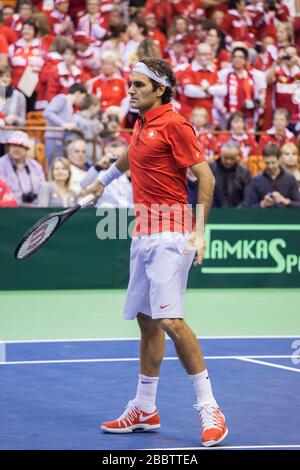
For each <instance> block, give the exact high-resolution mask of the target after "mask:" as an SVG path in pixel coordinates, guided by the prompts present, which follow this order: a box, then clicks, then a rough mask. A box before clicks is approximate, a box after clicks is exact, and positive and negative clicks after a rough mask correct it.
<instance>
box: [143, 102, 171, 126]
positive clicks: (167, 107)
mask: <svg viewBox="0 0 300 470" xmlns="http://www.w3.org/2000/svg"><path fill="white" fill-rule="evenodd" d="M172 109H173V106H172V104H171V103H167V104H162V105H161V106H157V107H156V108H153V109H150V110H149V111H147V112H146V113H145V114H144V116H143V118H144V120H145V121H147V122H149V121H153V119H156V118H157V117H159V116H161V115H162V114H164V113H166V112H168V111H172Z"/></svg>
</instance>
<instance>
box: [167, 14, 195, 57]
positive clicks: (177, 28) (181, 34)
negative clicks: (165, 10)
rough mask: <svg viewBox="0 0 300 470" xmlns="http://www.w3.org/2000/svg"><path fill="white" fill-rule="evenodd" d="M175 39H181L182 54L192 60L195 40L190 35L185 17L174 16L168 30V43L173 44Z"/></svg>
mask: <svg viewBox="0 0 300 470" xmlns="http://www.w3.org/2000/svg"><path fill="white" fill-rule="evenodd" d="M176 39H181V40H182V41H183V44H184V53H185V55H187V56H188V58H190V59H191V58H192V57H193V54H194V50H195V43H197V38H196V37H195V36H194V35H193V34H191V31H190V23H189V20H188V18H186V17H185V16H180V15H179V16H175V17H174V19H173V22H172V26H171V28H170V34H169V42H171V43H172V42H174V40H176Z"/></svg>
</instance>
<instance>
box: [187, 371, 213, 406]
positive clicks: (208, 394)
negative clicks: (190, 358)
mask: <svg viewBox="0 0 300 470" xmlns="http://www.w3.org/2000/svg"><path fill="white" fill-rule="evenodd" d="M190 378H191V379H192V382H193V385H194V390H195V392H196V395H197V404H199V405H204V404H205V403H216V400H215V397H214V396H213V392H212V388H211V383H210V379H209V376H208V372H207V369H205V370H204V371H203V372H199V374H195V375H190Z"/></svg>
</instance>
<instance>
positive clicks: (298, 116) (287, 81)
mask: <svg viewBox="0 0 300 470" xmlns="http://www.w3.org/2000/svg"><path fill="white" fill-rule="evenodd" d="M266 75H267V81H268V83H270V84H273V87H274V93H275V106H276V108H286V109H287V110H288V111H289V113H290V126H289V127H290V129H291V130H293V131H294V130H295V129H296V126H297V124H298V122H299V120H300V113H299V104H297V103H295V102H294V100H293V93H294V91H295V85H296V84H297V83H298V82H299V81H300V58H299V56H298V53H297V49H296V47H295V46H288V47H285V48H282V49H280V51H279V55H278V60H277V61H276V62H274V64H273V66H272V67H271V68H270V69H269V70H268V72H267V74H266Z"/></svg>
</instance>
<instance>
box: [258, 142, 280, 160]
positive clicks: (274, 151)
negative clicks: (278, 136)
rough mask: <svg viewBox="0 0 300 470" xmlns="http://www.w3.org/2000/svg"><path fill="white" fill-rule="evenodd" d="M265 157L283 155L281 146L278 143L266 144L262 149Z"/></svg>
mask: <svg viewBox="0 0 300 470" xmlns="http://www.w3.org/2000/svg"><path fill="white" fill-rule="evenodd" d="M262 154H263V157H264V158H265V157H276V158H277V159H278V158H279V157H280V156H281V150H280V147H279V146H278V145H276V144H272V143H270V144H266V145H265V146H264V148H263V151H262Z"/></svg>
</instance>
